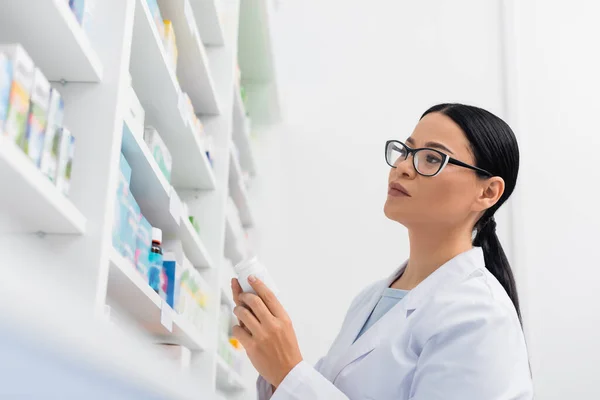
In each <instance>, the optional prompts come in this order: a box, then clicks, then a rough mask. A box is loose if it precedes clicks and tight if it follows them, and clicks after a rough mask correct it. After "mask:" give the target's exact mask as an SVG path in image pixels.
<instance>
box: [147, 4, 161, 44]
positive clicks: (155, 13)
mask: <svg viewBox="0 0 600 400" xmlns="http://www.w3.org/2000/svg"><path fill="white" fill-rule="evenodd" d="M146 3H148V8H149V9H150V14H151V15H152V19H154V23H155V24H156V28H157V29H158V34H159V35H160V39H161V40H162V38H164V37H165V25H164V23H163V18H162V15H161V14H160V8H159V7H158V2H157V0H146Z"/></svg>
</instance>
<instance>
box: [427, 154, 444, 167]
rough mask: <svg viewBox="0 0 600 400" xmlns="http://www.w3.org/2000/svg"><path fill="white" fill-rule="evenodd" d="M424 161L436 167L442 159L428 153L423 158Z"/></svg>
mask: <svg viewBox="0 0 600 400" xmlns="http://www.w3.org/2000/svg"><path fill="white" fill-rule="evenodd" d="M425 161H426V162H427V163H429V164H433V165H437V164H440V163H441V162H442V158H441V157H440V156H439V155H437V154H435V155H434V154H431V153H429V154H427V155H426V156H425Z"/></svg>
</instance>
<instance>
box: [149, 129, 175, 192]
mask: <svg viewBox="0 0 600 400" xmlns="http://www.w3.org/2000/svg"><path fill="white" fill-rule="evenodd" d="M144 141H145V142H146V144H147V145H148V147H149V148H150V152H151V153H152V156H153V157H154V160H156V163H157V164H158V167H159V168H160V170H161V171H162V173H163V175H164V176H165V178H167V181H168V182H171V168H172V167H173V159H172V158H171V153H170V152H169V149H168V148H167V145H165V142H163V140H162V139H161V137H160V135H159V134H158V131H157V130H156V129H155V128H154V127H152V126H147V127H146V129H145V130H144Z"/></svg>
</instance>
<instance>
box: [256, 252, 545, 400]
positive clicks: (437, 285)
mask: <svg viewBox="0 0 600 400" xmlns="http://www.w3.org/2000/svg"><path fill="white" fill-rule="evenodd" d="M405 266H406V264H405V265H403V266H402V267H401V268H399V269H398V270H397V271H396V272H395V273H394V274H393V275H391V276H390V278H388V279H386V280H383V281H380V282H377V283H375V284H373V285H371V286H369V287H368V288H367V289H365V290H364V291H363V292H361V293H360V294H359V295H358V296H357V297H356V298H355V299H354V301H353V302H352V305H351V306H350V309H349V310H348V313H347V315H346V318H345V320H344V323H343V325H342V328H341V331H340V333H339V335H338V337H337V338H336V339H335V341H334V343H333V345H332V346H331V349H330V350H329V352H328V353H327V355H326V356H325V357H323V358H322V359H321V360H320V361H319V362H318V363H317V365H316V366H315V367H312V366H311V365H309V364H308V363H306V362H304V361H303V362H301V363H300V364H298V365H297V366H296V367H295V368H294V369H293V370H292V371H291V372H290V373H289V374H288V376H287V377H286V378H285V379H284V381H283V382H282V383H281V385H280V386H279V387H278V389H277V390H276V391H275V393H274V394H272V393H271V386H270V385H269V384H267V382H265V381H264V380H263V379H262V378H259V380H258V383H257V388H258V398H259V400H266V399H269V398H270V399H271V400H347V399H351V400H358V399H370V400H531V399H533V389H532V383H531V374H530V370H529V362H528V356H527V348H526V345H525V339H524V335H523V331H522V329H521V325H520V323H519V320H518V318H517V313H516V311H515V308H514V306H513V304H512V302H511V300H510V298H509V297H508V295H507V293H506V291H505V290H504V288H503V287H502V286H501V285H500V283H499V282H498V281H497V279H496V278H495V277H494V276H493V275H492V274H491V273H490V272H489V271H488V270H487V269H486V268H485V263H484V258H483V251H482V250H481V248H478V247H475V248H473V249H472V250H469V251H467V252H465V253H462V254H460V255H458V256H456V257H455V258H453V259H452V260H450V261H449V262H447V263H446V264H444V265H443V266H441V267H440V268H439V269H437V270H436V271H435V272H434V273H433V274H431V275H430V276H429V277H427V279H425V280H424V281H423V282H421V283H420V284H419V285H418V286H417V287H416V288H414V289H413V290H411V291H410V293H408V294H407V295H406V297H405V298H404V299H402V300H401V301H400V302H399V303H398V304H396V306H394V307H393V308H392V309H391V310H390V311H388V312H387V313H386V314H385V315H384V316H383V317H381V319H380V320H379V321H377V322H376V323H375V324H374V325H373V326H372V327H371V328H369V330H367V331H366V332H365V333H364V334H363V335H362V336H361V337H360V338H358V340H356V341H355V339H356V337H357V335H358V333H359V332H360V330H361V328H362V327H363V325H364V323H365V321H366V319H367V318H368V317H369V315H370V314H371V312H372V310H373V307H374V306H375V305H376V304H377V302H378V301H379V299H380V297H381V294H382V293H383V291H384V290H385V288H387V287H389V285H390V284H391V283H392V282H393V281H394V280H395V279H396V278H397V277H398V276H400V274H401V273H402V271H403V270H404V268H405Z"/></svg>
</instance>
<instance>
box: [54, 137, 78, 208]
mask: <svg viewBox="0 0 600 400" xmlns="http://www.w3.org/2000/svg"><path fill="white" fill-rule="evenodd" d="M59 134H60V150H59V153H58V171H57V174H56V187H57V188H58V189H59V190H60V191H61V192H62V193H63V194H64V195H65V196H66V195H68V194H69V190H70V189H71V174H72V172H73V157H74V156H75V137H74V136H73V135H72V134H71V131H69V130H68V129H67V128H65V127H64V126H63V127H62V129H61V130H60V133H59Z"/></svg>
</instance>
